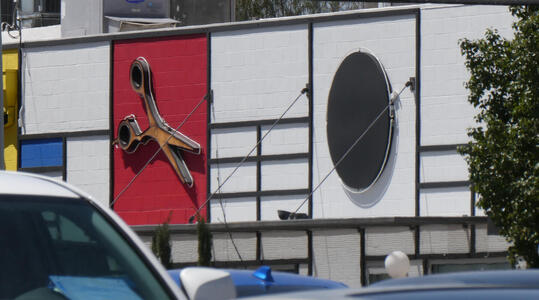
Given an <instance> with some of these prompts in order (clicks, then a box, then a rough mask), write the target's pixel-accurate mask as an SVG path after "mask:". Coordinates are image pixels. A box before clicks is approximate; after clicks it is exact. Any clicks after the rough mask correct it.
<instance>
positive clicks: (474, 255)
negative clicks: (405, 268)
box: [365, 251, 507, 262]
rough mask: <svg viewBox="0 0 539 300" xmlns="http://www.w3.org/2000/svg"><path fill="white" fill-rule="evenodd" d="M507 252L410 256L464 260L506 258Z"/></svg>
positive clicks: (381, 258) (378, 257) (369, 257)
mask: <svg viewBox="0 0 539 300" xmlns="http://www.w3.org/2000/svg"><path fill="white" fill-rule="evenodd" d="M506 256H507V252H505V251H501V252H476V253H446V254H420V255H413V254H410V255H409V258H410V259H464V258H487V257H506ZM385 259H386V256H385V255H367V256H365V260H366V261H370V262H379V261H384V260H385Z"/></svg>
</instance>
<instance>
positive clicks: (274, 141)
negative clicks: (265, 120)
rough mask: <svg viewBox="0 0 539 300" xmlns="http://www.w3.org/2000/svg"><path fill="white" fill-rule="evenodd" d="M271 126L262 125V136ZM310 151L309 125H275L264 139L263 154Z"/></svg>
mask: <svg viewBox="0 0 539 300" xmlns="http://www.w3.org/2000/svg"><path fill="white" fill-rule="evenodd" d="M270 128H271V126H263V127H262V136H264V135H266V133H268V131H269V129H270ZM307 152H309V125H308V124H284V125H277V126H275V127H274V128H273V129H272V130H271V131H269V133H268V134H267V136H266V137H265V138H264V140H263V141H262V155H273V154H286V153H307Z"/></svg>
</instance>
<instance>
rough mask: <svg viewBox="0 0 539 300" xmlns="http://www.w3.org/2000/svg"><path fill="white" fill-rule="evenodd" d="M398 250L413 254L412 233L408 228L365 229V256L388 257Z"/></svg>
mask: <svg viewBox="0 0 539 300" xmlns="http://www.w3.org/2000/svg"><path fill="white" fill-rule="evenodd" d="M396 250H400V251H403V252H404V253H406V254H414V232H413V231H411V230H410V228H408V227H372V228H371V227H369V228H366V229H365V251H366V252H367V253H366V254H367V255H388V254H389V253H391V252H392V251H396Z"/></svg>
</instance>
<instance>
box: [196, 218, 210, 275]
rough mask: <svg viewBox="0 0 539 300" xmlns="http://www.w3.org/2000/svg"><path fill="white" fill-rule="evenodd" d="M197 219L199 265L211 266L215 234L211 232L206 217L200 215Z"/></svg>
mask: <svg viewBox="0 0 539 300" xmlns="http://www.w3.org/2000/svg"><path fill="white" fill-rule="evenodd" d="M197 219H198V221H197V234H198V265H199V266H210V265H211V246H212V239H213V235H212V234H211V232H210V229H209V228H208V225H207V224H206V221H205V220H204V218H202V217H200V216H198V217H197Z"/></svg>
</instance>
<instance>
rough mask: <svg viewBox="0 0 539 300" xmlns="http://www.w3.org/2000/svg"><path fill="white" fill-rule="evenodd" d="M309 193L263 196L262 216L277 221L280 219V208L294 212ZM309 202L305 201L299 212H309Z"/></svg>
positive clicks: (261, 202)
mask: <svg viewBox="0 0 539 300" xmlns="http://www.w3.org/2000/svg"><path fill="white" fill-rule="evenodd" d="M305 197H307V195H292V196H271V197H269V196H268V197H261V198H260V206H261V209H260V210H261V216H260V218H261V219H262V220H263V221H275V220H279V215H278V214H277V211H278V210H286V211H289V212H294V211H296V209H297V208H298V207H299V206H300V205H301V203H303V201H304V200H305ZM308 207H309V206H308V203H305V204H304V205H303V206H302V207H301V208H300V209H299V210H298V213H305V214H306V213H307V210H308Z"/></svg>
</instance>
